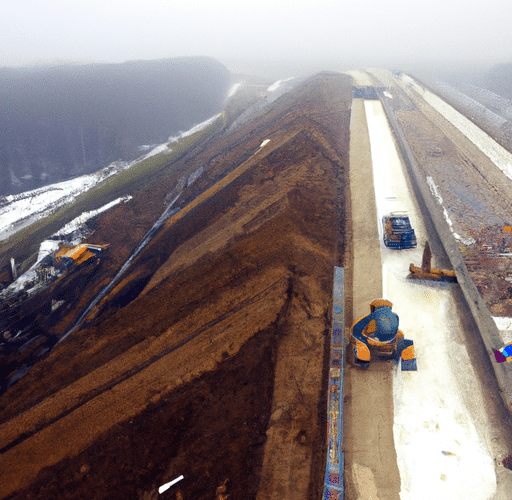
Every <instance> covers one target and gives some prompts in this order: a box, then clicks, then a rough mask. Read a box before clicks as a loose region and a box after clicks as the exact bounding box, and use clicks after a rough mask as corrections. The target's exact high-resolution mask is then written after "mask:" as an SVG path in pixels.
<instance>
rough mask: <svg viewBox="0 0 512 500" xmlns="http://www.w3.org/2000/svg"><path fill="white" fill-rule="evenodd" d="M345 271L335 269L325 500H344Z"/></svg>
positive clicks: (340, 268)
mask: <svg viewBox="0 0 512 500" xmlns="http://www.w3.org/2000/svg"><path fill="white" fill-rule="evenodd" d="M344 284H345V271H344V269H343V268H342V267H335V268H334V286H333V294H332V298H333V300H332V304H333V306H332V308H333V314H332V333H331V349H330V368H329V388H328V399H327V460H326V464H325V482H324V494H323V499H324V500H343V498H344V487H343V467H344V456H343V380H344V377H345V365H346V338H345V291H344Z"/></svg>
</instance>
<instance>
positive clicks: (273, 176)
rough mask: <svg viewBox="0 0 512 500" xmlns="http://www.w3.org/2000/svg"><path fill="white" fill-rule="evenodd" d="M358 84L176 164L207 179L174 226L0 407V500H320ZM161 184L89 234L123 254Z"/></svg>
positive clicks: (314, 86) (298, 90)
mask: <svg viewBox="0 0 512 500" xmlns="http://www.w3.org/2000/svg"><path fill="white" fill-rule="evenodd" d="M351 85H352V83H351V79H350V77H348V76H346V75H340V74H330V73H326V74H319V75H316V76H314V77H312V78H310V79H307V80H305V81H303V82H302V83H300V84H299V85H297V86H296V87H295V88H294V89H293V90H291V91H289V92H288V93H287V94H285V95H283V96H282V97H280V98H279V99H277V100H276V101H275V102H273V103H272V104H270V105H269V106H267V107H264V108H263V109H262V110H261V109H260V111H259V112H258V113H256V114H255V115H254V116H253V117H252V118H251V119H250V120H249V121H247V122H246V123H245V124H244V125H242V126H239V127H235V128H234V129H233V130H228V129H225V130H224V131H223V132H221V133H219V134H217V136H216V137H215V138H212V139H210V140H209V141H207V142H206V143H203V144H201V146H200V147H198V148H197V149H196V150H195V151H194V152H190V154H189V155H188V156H186V157H184V158H182V159H181V160H180V161H182V162H186V169H188V170H192V171H193V170H195V169H197V168H199V167H200V166H204V172H203V174H202V175H201V176H200V177H199V178H198V179H197V180H196V181H195V182H194V183H193V184H191V186H189V188H187V189H186V190H185V192H184V193H183V196H182V199H181V206H182V215H181V216H180V217H175V218H171V219H169V221H168V222H167V224H166V225H165V227H164V228H163V229H162V230H161V231H160V232H159V233H158V234H157V236H156V237H155V238H154V239H153V240H152V241H151V243H149V244H148V245H147V247H146V248H145V249H144V250H143V251H142V252H141V253H140V254H139V256H138V257H137V259H136V260H135V261H134V263H133V265H132V266H131V267H130V268H129V269H128V270H127V272H126V274H125V275H124V276H123V279H122V280H120V282H119V283H118V285H117V286H116V287H114V288H113V290H112V291H111V292H110V293H109V294H108V295H107V296H106V297H105V298H104V299H103V301H102V302H101V303H100V304H99V305H98V307H97V308H95V309H94V310H93V311H92V312H91V314H90V315H89V316H88V318H87V321H86V323H85V324H84V326H83V327H82V328H81V329H79V330H77V331H76V332H75V333H73V334H72V335H70V336H69V337H68V338H66V340H65V341H64V342H62V343H60V344H58V346H57V347H56V348H54V350H53V351H52V352H51V354H50V355H49V356H48V357H47V358H45V359H43V360H42V361H40V362H39V363H38V364H36V365H35V366H34V367H33V368H32V370H31V371H30V372H29V373H28V374H27V375H26V376H25V377H23V378H22V379H21V380H20V381H19V382H18V383H17V384H15V385H14V386H12V387H11V388H10V389H9V390H8V391H7V392H6V393H5V394H4V395H3V396H2V400H1V401H0V414H1V421H2V422H4V423H3V424H2V425H1V426H0V435H1V436H2V442H1V443H0V448H1V449H2V455H0V471H2V472H1V473H0V485H1V486H0V498H6V497H9V498H13V499H14V498H16V499H17V498H20V499H21V498H24V499H27V498H34V499H35V498H62V499H66V498H80V497H83V498H90V499H96V498H97V499H100V498H123V499H126V498H135V499H137V498H153V496H151V495H155V492H154V490H155V488H156V487H158V486H159V485H160V484H163V483H165V482H167V481H169V480H171V479H173V478H174V477H177V476H179V475H180V474H183V475H184V476H185V479H184V480H183V481H181V482H180V483H179V484H178V485H176V487H174V489H173V490H170V491H169V493H168V497H169V498H171V497H172V496H173V495H176V494H177V491H178V490H179V491H181V494H182V495H183V498H185V499H187V498H194V499H211V498H214V497H215V492H216V488H217V487H218V486H220V485H221V484H222V483H224V482H225V481H226V480H227V483H226V485H227V487H228V493H229V494H231V495H232V497H233V498H262V499H263V498H292V497H293V498H295V499H297V498H303V499H304V500H306V499H309V498H315V497H316V498H319V497H320V496H321V491H322V484H323V467H324V463H325V452H326V450H325V413H324V412H325V410H324V408H325V404H324V401H325V394H324V391H325V387H326V375H327V374H326V370H327V366H326V363H327V361H328V332H329V326H330V316H329V312H330V307H331V294H332V275H333V266H334V265H343V259H344V257H343V256H344V245H345V239H344V234H345V224H346V215H345V214H346V206H345V195H344V193H345V189H346V185H345V182H346V181H345V178H346V173H347V168H348V155H347V153H348V137H349V129H348V127H349V116H350V106H351ZM266 139H269V142H268V143H267V144H266V145H265V146H263V147H260V145H261V144H262V142H263V141H264V140H266ZM183 165H184V164H183V163H182V164H181V167H180V166H179V165H178V166H176V165H175V166H174V170H176V169H177V168H178V169H179V168H182V169H184V168H185V167H184V166H183ZM172 175H175V174H172ZM172 175H171V174H169V176H168V177H165V175H164V176H163V177H162V178H161V179H160V180H159V182H158V183H155V184H154V185H153V186H148V187H147V190H145V191H141V192H139V193H134V200H133V204H131V203H128V204H126V205H125V206H123V207H119V209H118V210H117V211H116V212H115V213H116V217H117V219H116V220H114V219H112V214H108V215H105V216H104V218H100V219H99V221H98V222H99V229H98V231H97V232H96V233H95V234H94V235H93V237H94V238H96V240H98V241H99V240H102V241H107V240H108V241H109V242H110V244H111V246H112V247H113V248H115V246H116V245H117V244H121V243H122V242H123V241H125V239H126V235H125V234H124V233H123V232H122V231H119V228H120V227H121V228H125V230H128V229H129V224H134V225H135V227H137V224H138V221H139V220H140V218H141V217H142V215H141V214H140V213H138V212H137V211H135V210H133V208H132V207H140V206H141V205H142V204H143V203H142V201H143V200H144V199H146V198H148V196H149V192H151V191H150V188H154V190H153V191H152V192H153V193H155V194H157V195H158V196H161V198H160V200H161V201H163V198H164V197H165V194H166V193H167V192H168V189H163V188H161V187H159V186H163V185H168V184H169V183H170V179H171V177H172ZM227 175H229V177H226V176H227ZM166 183H167V184H166ZM201 193H207V194H206V195H204V196H203V198H202V202H201V203H198V204H194V203H193V202H194V200H195V199H196V200H197V198H198V197H199V196H200V195H201ZM151 203H156V202H155V200H154V199H153V198H152V202H151ZM162 206H163V205H162ZM187 207H188V208H187ZM117 221H118V222H119V226H116V222H117ZM127 221H128V222H127ZM121 253H123V254H125V253H126V252H123V251H122V249H121ZM112 259H113V260H115V259H114V258H113V257H112ZM120 263H121V262H118V264H120ZM114 267H115V266H114V265H113V262H111V263H110V265H105V266H104V267H103V268H102V269H100V270H99V271H98V274H97V275H96V277H95V280H96V282H98V283H99V282H102V279H103V281H105V280H108V279H109V276H110V277H111V276H112V273H113V268H114ZM102 272H104V273H105V274H104V276H103V278H102V275H101V273H102ZM85 281H86V279H85V278H84V285H85ZM75 289H76V283H75ZM84 289H85V288H84ZM85 295H86V296H87V294H85ZM65 324H69V319H66V318H62V319H61V320H60V323H58V324H56V325H54V326H53V327H52V328H54V329H55V330H54V331H55V333H56V334H57V332H58V331H59V328H60V329H61V330H62V325H65ZM162 496H163V495H162Z"/></svg>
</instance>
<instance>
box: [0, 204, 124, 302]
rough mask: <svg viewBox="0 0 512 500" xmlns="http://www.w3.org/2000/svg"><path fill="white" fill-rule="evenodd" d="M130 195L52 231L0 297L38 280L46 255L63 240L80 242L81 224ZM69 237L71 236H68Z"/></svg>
mask: <svg viewBox="0 0 512 500" xmlns="http://www.w3.org/2000/svg"><path fill="white" fill-rule="evenodd" d="M131 199H132V197H131V196H125V197H123V198H118V199H117V200H114V201H111V202H110V203H107V204H106V205H103V206H102V207H100V208H98V209H97V210H91V211H89V212H84V213H82V214H81V215H79V216H78V217H76V218H75V219H73V220H72V221H71V222H69V223H68V224H66V225H65V226H64V227H62V228H61V229H59V231H57V232H56V233H54V234H53V235H52V236H51V238H50V239H48V240H44V241H43V242H42V243H41V245H40V246H39V253H38V255H37V260H36V262H35V263H34V264H33V265H32V266H31V267H30V269H28V270H27V271H26V272H25V273H24V274H22V275H21V276H19V277H18V279H16V280H15V281H14V282H12V283H11V284H10V285H9V286H8V287H6V288H5V289H4V290H2V293H1V294H0V297H2V296H8V295H10V294H12V293H15V292H17V291H20V290H22V289H23V288H25V285H26V284H27V283H29V282H35V281H37V280H38V277H37V268H38V267H39V265H40V263H41V261H42V260H43V259H44V258H45V257H46V256H47V255H50V254H52V253H54V252H56V251H57V250H58V249H59V245H60V244H61V243H63V242H66V243H69V244H71V245H73V246H74V245H78V244H79V243H81V242H82V235H81V234H80V229H81V228H82V227H83V225H84V224H85V223H86V222H87V221H88V220H89V219H92V218H93V217H96V216H97V215H99V214H100V213H102V212H106V211H107V210H109V209H111V208H112V207H114V206H116V205H118V204H119V203H121V202H124V203H126V202H128V201H129V200H131ZM70 237H71V238H70Z"/></svg>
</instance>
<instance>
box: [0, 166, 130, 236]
mask: <svg viewBox="0 0 512 500" xmlns="http://www.w3.org/2000/svg"><path fill="white" fill-rule="evenodd" d="M132 164H133V163H128V162H116V163H113V164H112V165H110V166H108V167H107V168H105V169H103V170H100V171H99V172H95V173H93V174H88V175H82V176H80V177H76V178H75V179H71V180H69V181H63V182H59V183H57V184H51V185H50V186H45V187H42V188H39V189H35V190H33V191H25V192H24V193H20V194H16V195H10V196H5V197H1V198H0V240H4V239H7V238H8V237H9V236H11V235H12V234H14V233H15V232H16V231H19V230H20V229H23V228H24V227H26V226H29V225H30V224H32V223H33V222H35V221H36V220H39V219H42V218H43V217H48V216H49V215H51V214H52V213H54V212H55V211H56V210H57V209H59V208H60V207H62V206H64V205H67V204H69V203H72V202H73V201H74V200H75V199H76V198H77V197H78V196H79V195H80V194H82V193H84V192H85V191H87V190H88V189H91V188H92V187H93V186H95V185H96V184H98V183H99V182H101V181H102V180H104V179H106V178H107V177H110V176H111V175H115V174H116V173H118V172H120V171H121V170H125V169H126V168H129V167H130V166H131V165H132Z"/></svg>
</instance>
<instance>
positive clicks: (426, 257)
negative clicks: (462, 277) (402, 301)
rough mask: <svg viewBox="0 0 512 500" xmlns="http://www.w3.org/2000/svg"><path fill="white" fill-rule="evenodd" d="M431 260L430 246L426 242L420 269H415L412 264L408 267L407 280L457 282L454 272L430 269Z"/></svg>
mask: <svg viewBox="0 0 512 500" xmlns="http://www.w3.org/2000/svg"><path fill="white" fill-rule="evenodd" d="M431 259H432V253H431V251H430V245H429V244H428V241H427V242H426V243H425V250H423V259H422V262H421V267H416V266H415V265H414V264H411V265H410V266H409V272H410V274H409V276H408V278H414V279H420V280H434V281H448V282H452V283H456V282H457V276H456V275H455V271H449V270H446V269H432V267H431V265H430V262H431Z"/></svg>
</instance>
